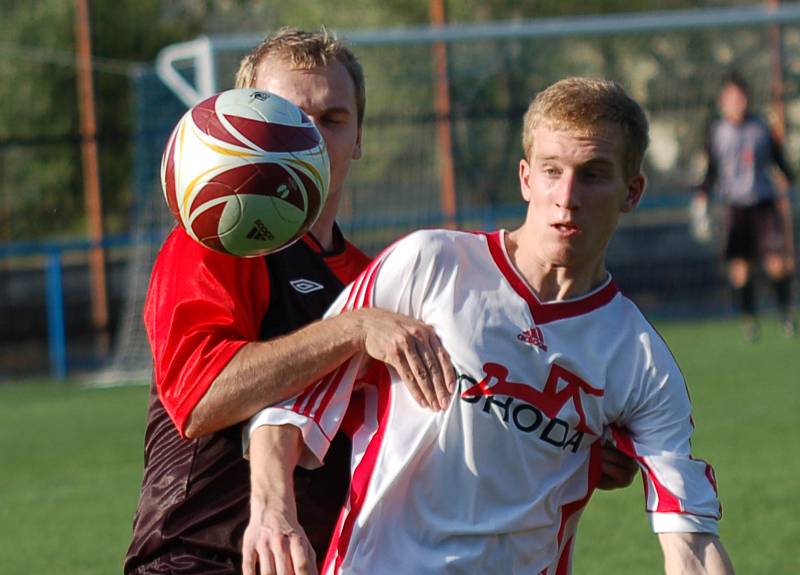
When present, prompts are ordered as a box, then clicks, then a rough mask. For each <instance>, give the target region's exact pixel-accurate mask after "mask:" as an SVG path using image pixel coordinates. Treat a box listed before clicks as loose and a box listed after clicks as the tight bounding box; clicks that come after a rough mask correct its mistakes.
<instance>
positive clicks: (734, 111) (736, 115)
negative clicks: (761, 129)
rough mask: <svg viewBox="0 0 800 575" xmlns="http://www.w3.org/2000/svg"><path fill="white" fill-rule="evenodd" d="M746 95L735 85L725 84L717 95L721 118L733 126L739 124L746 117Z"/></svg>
mask: <svg viewBox="0 0 800 575" xmlns="http://www.w3.org/2000/svg"><path fill="white" fill-rule="evenodd" d="M747 104H748V101H747V94H746V93H745V92H744V90H742V89H741V88H740V87H739V86H737V85H736V84H725V86H724V87H723V88H722V91H721V92H720V94H719V109H720V112H721V113H722V117H723V118H725V119H726V120H727V121H729V122H731V123H733V124H741V123H742V122H743V121H744V119H745V116H747Z"/></svg>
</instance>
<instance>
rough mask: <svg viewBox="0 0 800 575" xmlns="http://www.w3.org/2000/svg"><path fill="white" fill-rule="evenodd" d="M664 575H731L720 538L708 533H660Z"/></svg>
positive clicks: (729, 562)
mask: <svg viewBox="0 0 800 575" xmlns="http://www.w3.org/2000/svg"><path fill="white" fill-rule="evenodd" d="M658 540H659V543H661V549H662V551H663V553H664V572H665V573H666V575H733V572H734V571H733V564H732V563H731V560H730V558H729V557H728V554H727V552H726V551H725V548H724V547H723V546H722V542H720V540H719V538H718V537H716V536H715V535H710V534H708V533H659V534H658Z"/></svg>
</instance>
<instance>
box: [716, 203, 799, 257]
mask: <svg viewBox="0 0 800 575" xmlns="http://www.w3.org/2000/svg"><path fill="white" fill-rule="evenodd" d="M725 224H726V225H725V227H726V241H725V259H727V260H733V259H745V260H756V259H759V258H762V259H763V258H764V257H766V256H768V255H781V254H784V253H785V251H786V236H785V235H784V228H783V219H782V218H781V214H780V212H779V211H778V206H777V204H776V203H775V202H774V201H766V202H761V203H760V204H756V205H755V206H746V207H740V206H730V207H728V211H727V214H726V222H725Z"/></svg>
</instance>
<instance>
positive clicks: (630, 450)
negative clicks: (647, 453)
mask: <svg viewBox="0 0 800 575" xmlns="http://www.w3.org/2000/svg"><path fill="white" fill-rule="evenodd" d="M611 433H612V436H613V437H614V442H615V443H616V444H617V447H618V448H619V449H620V451H622V452H623V453H625V454H627V455H628V456H629V457H633V458H634V459H636V461H638V462H639V464H640V465H641V466H642V467H644V469H645V471H646V472H647V473H646V477H643V478H642V479H643V483H644V495H645V501H647V500H648V499H649V497H648V496H649V493H650V490H649V487H648V481H649V482H650V483H652V484H653V487H654V488H655V490H656V496H657V497H658V502H657V503H656V508H655V509H647V512H649V513H686V511H685V510H684V509H683V505H681V501H680V499H679V498H678V497H676V496H675V494H674V493H672V492H671V491H670V490H669V489H667V488H666V487H665V486H664V485H663V484H662V483H661V481H660V480H659V479H658V476H657V475H656V474H655V472H654V471H653V469H652V468H651V467H650V466H649V465H648V464H647V462H646V461H645V458H644V457H642V456H641V455H639V454H638V453H636V447H635V446H634V445H633V440H632V439H631V437H630V436H629V435H628V434H627V433H625V431H623V430H621V429H619V428H618V427H614V426H612V427H611ZM690 515H694V513H692V514H690Z"/></svg>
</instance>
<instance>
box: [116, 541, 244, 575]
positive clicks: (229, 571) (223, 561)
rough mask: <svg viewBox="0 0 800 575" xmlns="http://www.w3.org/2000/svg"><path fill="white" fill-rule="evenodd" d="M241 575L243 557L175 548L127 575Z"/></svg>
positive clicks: (202, 550)
mask: <svg viewBox="0 0 800 575" xmlns="http://www.w3.org/2000/svg"><path fill="white" fill-rule="evenodd" d="M200 573H202V574H203V575H241V573H242V559H241V557H230V556H227V555H224V554H219V553H214V552H212V551H208V550H205V549H191V548H188V547H187V548H173V549H170V551H169V552H167V553H164V554H163V555H161V556H160V557H157V558H155V559H153V560H152V561H148V562H147V563H145V564H144V565H139V566H138V567H137V568H136V569H133V570H132V571H128V572H126V575H168V574H175V575H199V574H200Z"/></svg>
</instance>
